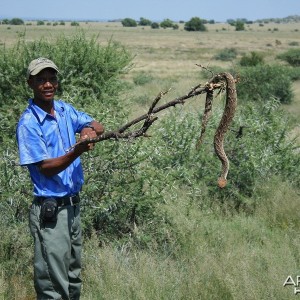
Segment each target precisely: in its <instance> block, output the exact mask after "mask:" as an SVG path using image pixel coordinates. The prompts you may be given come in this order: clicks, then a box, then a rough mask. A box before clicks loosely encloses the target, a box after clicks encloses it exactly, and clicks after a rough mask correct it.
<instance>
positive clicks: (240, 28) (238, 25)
mask: <svg viewBox="0 0 300 300" xmlns="http://www.w3.org/2000/svg"><path fill="white" fill-rule="evenodd" d="M235 30H236V31H243V30H245V23H244V22H243V21H241V20H238V21H236V23H235Z"/></svg>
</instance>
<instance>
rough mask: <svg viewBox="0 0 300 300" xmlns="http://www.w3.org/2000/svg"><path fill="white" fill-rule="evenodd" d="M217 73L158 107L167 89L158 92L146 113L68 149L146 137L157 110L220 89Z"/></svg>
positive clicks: (221, 86) (220, 83) (221, 85)
mask: <svg viewBox="0 0 300 300" xmlns="http://www.w3.org/2000/svg"><path fill="white" fill-rule="evenodd" d="M216 78H217V75H215V76H214V77H213V78H212V79H211V80H210V81H209V82H207V83H206V84H205V85H203V87H201V84H198V85H197V86H195V87H194V88H192V89H191V90H190V91H189V92H188V93H187V94H186V95H184V96H181V97H178V98H175V99H173V100H171V101H169V102H167V103H165V104H163V105H161V106H159V107H156V105H157V103H158V102H159V101H160V100H161V98H162V97H163V96H164V95H166V94H167V93H168V92H169V90H168V91H165V92H160V93H159V94H158V95H157V96H156V98H155V99H154V100H153V102H152V104H151V106H150V108H149V110H148V113H147V114H144V115H141V116H139V117H137V118H136V119H134V120H132V121H130V122H128V123H126V124H125V125H123V126H121V127H120V128H118V129H116V130H113V131H107V132H104V133H103V134H102V135H100V136H97V137H95V138H88V139H85V140H79V141H78V142H77V143H76V144H74V145H73V146H72V147H71V148H69V149H68V151H70V150H72V149H74V147H75V146H77V145H79V144H81V145H84V144H89V143H98V142H101V141H104V140H109V139H115V140H118V139H132V138H137V137H142V136H144V137H146V136H147V135H146V132H147V130H148V129H149V128H150V126H151V125H152V124H153V123H154V122H155V121H156V120H157V119H158V117H157V116H155V114H157V113H158V112H160V111H162V110H164V109H167V108H169V107H172V106H173V107H175V106H176V105H177V104H182V105H183V104H184V103H185V101H186V100H188V99H190V98H193V97H195V96H198V95H201V94H204V93H212V91H213V90H215V89H220V90H222V89H223V87H224V85H223V83H222V82H219V80H216ZM143 120H144V123H143V125H142V126H141V128H140V129H137V130H134V131H128V132H126V130H127V129H129V128H130V127H132V126H133V125H136V124H138V123H139V122H141V121H143Z"/></svg>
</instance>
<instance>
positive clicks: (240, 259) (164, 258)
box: [83, 178, 300, 300]
mask: <svg viewBox="0 0 300 300" xmlns="http://www.w3.org/2000/svg"><path fill="white" fill-rule="evenodd" d="M257 188H258V192H257V196H256V199H255V200H256V202H257V203H258V205H257V207H256V209H255V212H254V214H253V215H251V216H249V215H248V216H246V215H244V214H243V213H240V214H232V209H231V208H230V207H227V208H226V206H224V207H222V208H220V206H219V205H218V204H215V205H213V206H211V207H210V208H207V209H205V210H199V209H198V208H197V205H196V204H195V203H190V202H188V200H187V198H185V197H182V195H181V196H179V195H178V197H177V198H176V199H173V202H170V203H168V205H167V206H166V207H165V209H166V211H168V214H170V215H172V217H173V223H174V228H177V229H179V230H180V231H181V236H180V238H179V239H178V240H177V241H176V242H175V243H174V244H173V247H172V250H173V252H172V253H171V254H170V252H169V251H168V253H165V255H164V254H162V253H160V252H155V251H153V249H152V250H151V249H149V250H148V251H145V250H139V249H136V248H135V247H134V245H133V243H131V242H130V241H128V242H126V243H124V244H123V245H120V246H119V247H112V246H111V245H106V246H104V247H103V248H100V249H99V248H98V247H97V245H98V242H99V241H98V240H97V236H96V235H93V237H92V238H91V239H89V240H88V241H87V242H86V243H85V247H84V249H85V252H84V266H85V268H84V278H85V281H84V286H83V291H84V296H83V299H119V300H121V299H159V300H160V299H195V300H196V299H292V298H293V289H292V288H289V287H283V283H284V281H285V279H286V278H287V276H288V275H295V274H299V264H298V263H299V258H300V256H299V251H297V249H299V247H300V238H299V235H298V234H297V231H298V228H299V226H298V223H299V219H300V218H299V212H298V210H297V209H294V208H296V207H297V206H299V203H300V202H299V201H300V197H299V195H297V193H296V192H295V191H294V190H293V188H292V187H291V186H289V184H288V183H286V182H280V181H279V180H278V179H276V178H275V179H272V180H270V181H267V182H266V184H263V185H261V186H258V187H257ZM202 201H207V199H205V198H203V199H202ZM286 203H288V205H286Z"/></svg>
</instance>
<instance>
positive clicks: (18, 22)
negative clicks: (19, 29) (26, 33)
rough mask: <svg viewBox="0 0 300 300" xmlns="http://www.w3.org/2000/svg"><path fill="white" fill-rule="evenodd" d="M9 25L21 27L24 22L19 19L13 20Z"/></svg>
mask: <svg viewBox="0 0 300 300" xmlns="http://www.w3.org/2000/svg"><path fill="white" fill-rule="evenodd" d="M9 24H10V25H23V24H24V21H23V20H22V19H20V18H13V19H11V20H10V22H9Z"/></svg>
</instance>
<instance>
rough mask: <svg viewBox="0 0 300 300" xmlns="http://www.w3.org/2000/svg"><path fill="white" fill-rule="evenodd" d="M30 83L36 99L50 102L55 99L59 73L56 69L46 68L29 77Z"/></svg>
mask: <svg viewBox="0 0 300 300" xmlns="http://www.w3.org/2000/svg"><path fill="white" fill-rule="evenodd" d="M28 84H29V86H30V87H31V88H32V90H33V94H34V100H35V101H41V102H50V101H52V100H53V99H54V95H55V92H56V90H57V88H58V79H57V74H56V71H55V70H54V69H51V68H46V69H44V70H42V71H41V72H40V73H38V74H37V75H35V76H31V77H30V78H29V79H28Z"/></svg>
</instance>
